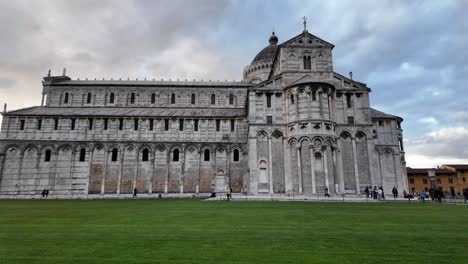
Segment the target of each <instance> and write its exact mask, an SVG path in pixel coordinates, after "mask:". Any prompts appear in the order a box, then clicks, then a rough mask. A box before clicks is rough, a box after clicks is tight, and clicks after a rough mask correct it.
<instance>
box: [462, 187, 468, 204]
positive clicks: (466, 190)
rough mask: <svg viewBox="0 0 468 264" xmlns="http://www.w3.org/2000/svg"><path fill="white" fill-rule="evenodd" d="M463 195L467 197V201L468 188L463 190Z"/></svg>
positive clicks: (467, 198) (466, 198)
mask: <svg viewBox="0 0 468 264" xmlns="http://www.w3.org/2000/svg"><path fill="white" fill-rule="evenodd" d="M463 197H464V198H465V203H466V201H467V200H468V189H465V190H463Z"/></svg>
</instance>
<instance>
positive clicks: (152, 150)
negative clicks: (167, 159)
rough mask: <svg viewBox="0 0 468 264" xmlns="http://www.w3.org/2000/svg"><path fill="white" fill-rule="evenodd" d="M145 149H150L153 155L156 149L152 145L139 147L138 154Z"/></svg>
mask: <svg viewBox="0 0 468 264" xmlns="http://www.w3.org/2000/svg"><path fill="white" fill-rule="evenodd" d="M144 149H148V150H149V152H150V153H153V152H154V149H153V147H152V146H151V145H149V144H141V145H140V146H139V147H138V152H142V151H143V150H144Z"/></svg>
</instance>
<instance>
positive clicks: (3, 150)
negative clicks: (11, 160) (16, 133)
mask: <svg viewBox="0 0 468 264" xmlns="http://www.w3.org/2000/svg"><path fill="white" fill-rule="evenodd" d="M10 148H16V149H17V150H18V151H20V147H19V145H18V144H15V143H11V144H8V145H6V146H4V147H3V148H2V152H1V153H6V152H7V151H9V150H10ZM36 148H37V147H36Z"/></svg>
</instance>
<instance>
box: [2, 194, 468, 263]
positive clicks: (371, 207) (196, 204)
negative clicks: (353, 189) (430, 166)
mask: <svg viewBox="0 0 468 264" xmlns="http://www.w3.org/2000/svg"><path fill="white" fill-rule="evenodd" d="M403 262H404V263H411V264H413V263H468V206H462V205H458V206H455V205H442V206H441V205H435V204H430V203H426V204H419V203H418V204H417V203H413V204H406V203H377V204H374V203H372V204H365V203H320V204H317V203H306V202H225V201H216V202H206V201H198V200H97V201H79V200H64V201H61V200H55V201H54V200H47V201H38V200H32V201H19V200H13V201H11V200H0V263H2V264H6V263H49V264H50V263H379V264H382V263H403Z"/></svg>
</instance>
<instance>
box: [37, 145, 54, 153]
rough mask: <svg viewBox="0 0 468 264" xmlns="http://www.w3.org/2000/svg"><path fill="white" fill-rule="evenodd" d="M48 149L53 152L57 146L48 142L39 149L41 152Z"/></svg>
mask: <svg viewBox="0 0 468 264" xmlns="http://www.w3.org/2000/svg"><path fill="white" fill-rule="evenodd" d="M47 149H50V150H51V151H52V153H53V152H54V151H55V150H56V149H55V147H54V146H53V145H51V144H46V145H42V146H41V147H40V149H39V152H41V153H42V152H44V151H46V150H47Z"/></svg>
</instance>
